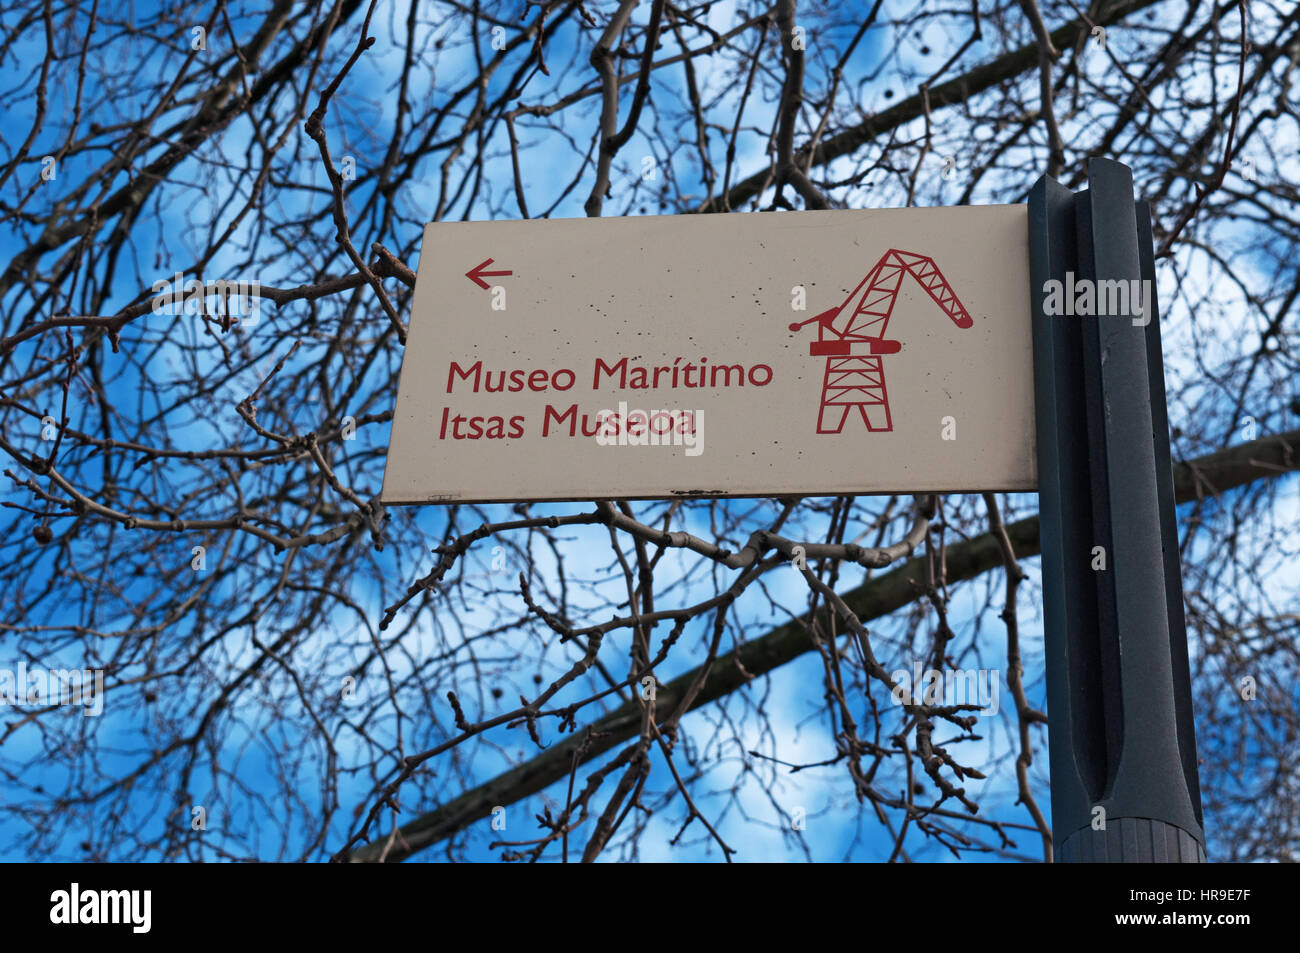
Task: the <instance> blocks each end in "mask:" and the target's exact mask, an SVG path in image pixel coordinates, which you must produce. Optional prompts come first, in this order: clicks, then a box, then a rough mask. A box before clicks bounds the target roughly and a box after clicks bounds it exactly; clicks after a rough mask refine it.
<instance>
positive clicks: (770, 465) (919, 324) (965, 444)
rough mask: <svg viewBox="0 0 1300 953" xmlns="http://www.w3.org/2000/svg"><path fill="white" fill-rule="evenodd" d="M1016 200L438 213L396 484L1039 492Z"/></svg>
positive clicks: (395, 458)
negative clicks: (569, 215)
mask: <svg viewBox="0 0 1300 953" xmlns="http://www.w3.org/2000/svg"><path fill="white" fill-rule="evenodd" d="M1027 228H1028V222H1027V218H1026V209H1025V206H1023V205H1000V206H983V207H961V208H941V209H897V210H880V211H826V212H764V213H744V214H730V215H699V216H697V215H673V216H654V217H634V218H614V219H549V220H533V221H517V222H453V223H434V224H431V225H429V226H427V228H426V229H425V234H424V245H423V248H422V250H421V254H420V264H419V275H418V280H417V283H416V289H415V300H414V306H413V309H412V316H411V326H410V335H409V337H408V340H407V348H406V351H407V353H406V356H405V359H404V362H403V366H402V376H401V381H400V385H399V388H398V397H397V409H396V412H395V414H394V419H393V433H392V441H391V445H390V447H389V452H388V464H387V470H386V472H385V475H384V489H383V494H382V498H383V500H384V502H385V503H432V502H450V501H491V500H528V499H534V500H564V499H575V500H576V499H581V500H589V499H600V498H627V499H635V498H647V497H672V496H701V495H705V496H714V495H735V496H776V495H784V494H838V493H887V492H904V493H910V492H922V491H926V492H929V491H951V492H963V491H964V492H973V491H978V490H1033V489H1034V488H1035V487H1036V480H1035V472H1034V466H1035V458H1034V395H1033V364H1032V354H1031V347H1032V341H1031V329H1030V318H1029V314H1030V296H1029V266H1028V237H1027Z"/></svg>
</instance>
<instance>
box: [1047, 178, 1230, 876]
mask: <svg viewBox="0 0 1300 953" xmlns="http://www.w3.org/2000/svg"><path fill="white" fill-rule="evenodd" d="M1029 259H1030V281H1031V284H1032V288H1031V301H1032V306H1033V334H1034V392H1035V400H1036V415H1037V436H1038V492H1039V500H1040V516H1039V526H1040V533H1041V537H1042V547H1041V548H1042V567H1043V602H1044V618H1045V625H1046V655H1047V714H1048V719H1049V727H1048V731H1049V740H1050V743H1051V778H1052V836H1053V841H1054V845H1055V847H1054V854H1055V858H1056V859H1057V860H1058V861H1109V862H1140V861H1173V862H1193V863H1195V862H1203V861H1204V860H1205V834H1204V830H1203V826H1202V825H1203V821H1202V816H1201V795H1200V786H1199V782H1198V780H1197V773H1196V739H1195V734H1194V731H1193V724H1192V704H1191V679H1190V674H1189V666H1188V660H1187V635H1186V624H1185V620H1184V617H1183V592H1182V577H1181V572H1180V568H1179V558H1178V534H1177V527H1176V524H1175V515H1174V498H1173V472H1172V468H1171V462H1170V452H1169V424H1168V419H1167V416H1166V407H1165V388H1164V370H1163V360H1162V356H1161V350H1160V319H1159V314H1158V311H1157V309H1156V306H1155V280H1154V279H1155V265H1154V256H1153V251H1152V242H1151V221H1150V214H1149V210H1148V209H1147V208H1146V206H1145V204H1143V205H1138V204H1137V203H1135V202H1134V200H1133V176H1132V172H1131V171H1130V170H1129V168H1128V167H1127V166H1124V165H1122V164H1120V163H1118V162H1113V161H1110V160H1107V159H1093V160H1091V161H1090V162H1089V166H1088V189H1087V190H1085V191H1083V192H1080V193H1078V194H1077V195H1076V194H1074V193H1073V192H1071V191H1070V190H1068V189H1066V188H1065V187H1064V186H1062V185H1060V184H1059V183H1057V182H1056V181H1054V180H1052V179H1050V178H1048V177H1046V176H1044V177H1042V178H1041V179H1039V180H1038V183H1037V184H1036V185H1035V186H1034V188H1033V191H1032V192H1031V193H1030V197H1029ZM1049 281H1058V282H1060V283H1061V284H1060V289H1061V292H1062V293H1061V295H1060V296H1058V297H1057V298H1056V299H1055V301H1052V299H1050V298H1049V297H1048V295H1047V288H1048V287H1049V286H1048V285H1047V283H1048V282H1049ZM1144 281H1145V282H1147V283H1146V284H1145V285H1143V284H1142V282H1144ZM1116 282H1123V283H1124V284H1123V285H1122V286H1121V285H1118V284H1116ZM1089 287H1090V291H1089V290H1088V289H1089ZM1076 289H1078V290H1079V291H1080V292H1081V293H1082V294H1085V295H1086V294H1091V301H1092V307H1091V308H1089V307H1088V304H1089V301H1088V299H1087V298H1084V297H1079V298H1078V300H1077V304H1078V305H1079V307H1074V305H1075V304H1076V300H1075V291H1076ZM1103 290H1104V291H1106V292H1107V293H1106V294H1103V293H1102V292H1103ZM1133 290H1144V291H1145V292H1146V293H1145V294H1144V295H1141V296H1140V301H1139V302H1136V303H1135V302H1134V301H1133V299H1132V297H1131V296H1130V295H1121V294H1120V292H1121V291H1133ZM1067 299H1068V305H1067V307H1066V309H1065V310H1066V311H1067V313H1049V311H1053V310H1058V309H1057V308H1056V305H1061V304H1063V303H1065V302H1066V300H1067ZM1119 301H1126V302H1127V304H1128V307H1127V309H1126V310H1123V309H1122V313H1118V314H1116V313H1109V314H1107V313H1098V311H1099V310H1102V311H1104V310H1106V308H1105V305H1106V304H1107V303H1109V304H1111V305H1113V304H1115V303H1116V302H1119ZM1138 304H1140V305H1142V306H1144V308H1143V307H1139V306H1137V305H1138ZM1144 309H1145V313H1144ZM1087 311H1091V312H1092V313H1075V312H1087Z"/></svg>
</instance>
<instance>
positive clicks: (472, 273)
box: [465, 258, 514, 291]
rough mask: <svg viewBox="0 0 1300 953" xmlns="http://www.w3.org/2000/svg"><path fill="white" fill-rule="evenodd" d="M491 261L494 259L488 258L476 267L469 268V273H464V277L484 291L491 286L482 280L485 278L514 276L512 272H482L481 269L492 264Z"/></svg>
mask: <svg viewBox="0 0 1300 953" xmlns="http://www.w3.org/2000/svg"><path fill="white" fill-rule="evenodd" d="M493 261H494V259H492V258H489V259H487V260H486V261H484V262H483V263H482V264H479V265H476V266H475V267H473V268H471V269H470V270H469V271H467V272H465V277H466V278H468V279H469V280H470V281H472V282H474V284H476V285H478V286H479V287H480V288H482V289H483V290H484V291H486V290H487V289H488V288H490V287H492V286H491V285H489V284H488V283H487V282H486V281H484V280H483V279H484V278H485V277H486V278H491V277H494V276H497V275H513V274H514V272H513V271H484V270H483V269H484V268H486V267H487V266H488V265H490V264H492V262H493Z"/></svg>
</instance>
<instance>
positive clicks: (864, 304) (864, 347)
mask: <svg viewBox="0 0 1300 953" xmlns="http://www.w3.org/2000/svg"><path fill="white" fill-rule="evenodd" d="M904 275H911V276H912V277H913V278H915V279H916V281H917V283H918V284H920V286H921V287H922V288H924V289H925V291H926V294H928V295H929V296H930V297H931V298H932V299H933V300H934V303H935V304H937V305H938V306H939V307H940V309H941V310H942V311H943V313H944V314H946V315H947V316H948V317H949V318H951V319H952V323H953V324H955V325H957V327H959V328H969V327H970V326H971V325H972V324H973V323H974V322H973V321H971V317H970V315H969V314H968V313H967V311H966V309H965V307H963V306H962V303H961V302H960V301H958V300H957V295H956V294H955V293H954V292H953V290H952V286H951V285H949V284H948V281H947V279H946V278H944V276H943V274H942V273H941V272H940V271H939V266H938V265H936V264H935V263H934V259H933V258H930V257H928V256H926V255H917V254H914V253H912V252H906V251H899V250H898V249H897V248H891V249H890V250H889V251H887V252H885V254H884V255H882V256H881V257H880V261H878V262H876V264H875V267H873V268H872V269H871V270H870V271H869V272H867V276H866V277H865V278H863V279H862V281H861V282H859V283H858V286H857V287H856V288H854V289H853V291H852V292H850V293H849V296H848V297H847V298H845V299H844V303H843V304H842V305H840V306H839V307H836V308H831V309H830V310H828V311H823V312H822V313H821V314H818V315H815V316H813V317H811V318H809V319H808V320H806V321H797V322H795V323H794V324H791V325H790V330H791V331H798V330H799V329H800V328H802V327H804V326H805V325H808V324H812V323H813V322H816V323H817V340H816V341H813V342H812V343H811V344H810V345H809V347H808V353H809V354H811V355H812V356H813V357H825V358H826V377H825V380H824V382H823V384H822V402H821V410H820V411H819V412H818V414H817V432H818V433H840V432H842V431H843V430H844V424H845V421H847V420H848V419H849V415H850V414H851V413H852V411H853V410H854V409H855V408H856V409H857V411H858V412H859V413H860V414H861V415H862V420H863V422H864V423H866V425H867V430H871V431H879V430H892V429H893V422H892V420H891V418H890V414H889V398H888V396H887V395H886V392H885V371H884V366H883V361H882V356H883V355H885V354H896V353H898V351H899V349H900V348H901V347H902V343H901V342H899V341H891V340H888V339H886V337H885V327H886V326H887V325H888V324H889V316H890V314H891V313H892V312H893V310H894V303H895V302H896V301H897V300H898V292H899V289H900V287H901V286H902V284H903V276H904Z"/></svg>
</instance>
